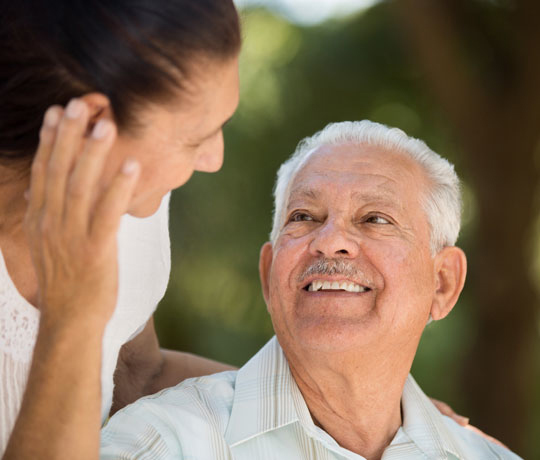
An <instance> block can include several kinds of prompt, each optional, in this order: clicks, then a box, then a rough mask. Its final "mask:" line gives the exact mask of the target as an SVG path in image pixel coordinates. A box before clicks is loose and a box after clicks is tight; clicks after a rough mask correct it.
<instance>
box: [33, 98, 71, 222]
mask: <svg viewBox="0 0 540 460" xmlns="http://www.w3.org/2000/svg"><path fill="white" fill-rule="evenodd" d="M62 114H63V110H62V107H60V106H58V105H54V106H52V107H49V109H48V110H47V111H46V112H45V116H44V117H43V125H42V126H41V131H40V133H39V145H38V149H37V151H36V155H35V156H34V160H33V162H32V169H31V178H30V190H29V193H28V211H29V212H34V211H35V210H38V209H41V206H42V205H43V200H44V194H45V182H46V178H45V176H46V174H47V165H48V163H49V157H50V155H51V151H52V149H53V146H54V142H55V139H56V132H57V128H58V124H59V123H60V119H61V118H62Z"/></svg>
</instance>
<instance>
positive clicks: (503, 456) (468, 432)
mask: <svg viewBox="0 0 540 460" xmlns="http://www.w3.org/2000/svg"><path fill="white" fill-rule="evenodd" d="M441 417H442V419H443V421H444V424H445V426H446V427H447V428H448V430H449V432H450V433H451V434H452V437H453V440H454V442H455V443H456V444H458V446H459V448H460V450H461V452H462V453H463V454H464V455H465V456H466V458H474V459H477V460H494V459H497V460H521V457H519V456H518V455H516V454H514V453H513V452H511V451H510V450H508V449H507V448H505V447H503V446H501V445H499V444H497V443H495V442H492V441H490V440H489V439H487V438H486V437H485V436H483V435H482V434H480V433H478V432H476V431H475V429H474V428H468V427H464V426H461V425H459V424H458V423H456V422H455V421H454V420H452V419H451V418H449V417H447V416H444V415H442V416H441Z"/></svg>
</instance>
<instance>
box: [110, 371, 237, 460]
mask: <svg viewBox="0 0 540 460" xmlns="http://www.w3.org/2000/svg"><path fill="white" fill-rule="evenodd" d="M236 374H237V371H226V372H221V373H219V374H213V375H209V376H204V377H197V378H193V379H188V380H185V381H184V382H182V383H180V384H178V385H177V386H175V387H171V388H167V389H165V390H162V391H160V392H159V393H156V394H154V395H151V396H146V397H144V398H141V399H139V400H138V401H136V402H134V403H133V404H130V405H129V406H127V407H125V408H124V409H122V410H121V411H119V412H118V413H116V414H115V415H114V417H112V418H111V420H110V421H109V423H108V424H107V425H106V426H105V427H104V428H103V430H102V436H101V458H107V459H108V458H111V459H112V458H118V456H122V458H126V459H131V458H146V457H145V456H144V455H142V453H144V454H145V455H146V454H148V455H149V454H150V453H152V452H153V453H154V454H156V452H159V455H157V454H156V455H157V457H156V458H211V457H212V455H213V452H215V451H216V450H222V451H223V450H227V447H226V444H225V441H224V437H223V434H224V432H225V430H226V429H227V425H228V423H229V419H230V415H231V410H232V405H233V401H234V388H235V383H236ZM206 451H208V452H206ZM201 453H202V456H201ZM195 454H196V455H195ZM206 454H207V455H210V456H209V457H205V455H206ZM141 455H142V457H141ZM197 455H198V456H197ZM152 458H154V457H152Z"/></svg>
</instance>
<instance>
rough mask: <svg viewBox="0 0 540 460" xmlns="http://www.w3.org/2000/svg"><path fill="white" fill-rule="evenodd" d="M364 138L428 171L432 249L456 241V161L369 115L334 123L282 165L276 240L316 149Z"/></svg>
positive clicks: (426, 204) (458, 218) (276, 199)
mask: <svg viewBox="0 0 540 460" xmlns="http://www.w3.org/2000/svg"><path fill="white" fill-rule="evenodd" d="M341 144H358V145H370V146H375V147H380V148H381V149H384V150H387V151H392V152H399V153H403V154H404V155H408V156H409V157H410V158H412V159H413V160H414V161H416V162H417V163H418V164H419V165H420V166H421V167H422V168H423V170H424V171H425V174H426V177H427V179H428V181H429V183H430V187H429V190H428V193H427V194H426V196H425V197H424V199H423V203H422V204H423V207H424V211H425V212H426V215H427V219H428V223H429V225H430V227H431V242H430V243H431V252H432V254H436V253H437V252H439V251H440V250H441V249H442V248H443V247H445V246H453V245H454V244H455V243H456V240H457V237H458V235H459V230H460V226H461V192H460V184H459V178H458V176H457V174H456V172H455V171H454V166H453V165H452V164H451V163H450V162H449V161H448V160H446V159H444V158H442V157H441V156H440V155H438V154H437V153H435V152H434V151H433V150H431V149H430V148H429V147H428V146H427V145H426V144H425V143H424V142H423V141H421V140H419V139H415V138H413V137H409V136H407V134H405V133H404V132H403V131H402V130H401V129H398V128H390V127H388V126H386V125H382V124H380V123H375V122H372V121H369V120H362V121H344V122H341V123H331V124H329V125H328V126H326V127H325V128H324V129H323V130H321V131H319V132H318V133H316V134H314V135H313V136H311V137H306V138H305V139H303V140H302V141H300V143H299V144H298V146H297V147H296V151H295V152H294V153H293V155H292V156H291V157H290V158H289V159H288V160H287V161H286V162H285V163H283V164H282V165H281V167H280V168H279V171H278V173H277V179H276V185H275V188H274V218H273V224H272V232H271V234H270V241H271V242H272V244H274V243H275V242H276V240H277V238H278V236H279V233H280V232H281V229H282V227H283V225H284V223H285V212H286V209H287V205H288V201H289V195H290V192H291V186H292V183H293V181H294V179H295V177H296V175H297V174H298V172H299V171H300V170H301V169H302V167H303V166H304V165H305V164H306V163H307V161H308V160H309V158H310V157H311V155H312V154H313V152H315V151H316V150H317V149H318V148H320V147H322V146H327V145H341Z"/></svg>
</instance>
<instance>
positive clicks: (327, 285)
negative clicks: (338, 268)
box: [304, 280, 371, 292]
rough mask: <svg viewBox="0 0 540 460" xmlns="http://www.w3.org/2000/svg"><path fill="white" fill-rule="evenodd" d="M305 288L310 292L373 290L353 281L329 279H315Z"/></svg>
mask: <svg viewBox="0 0 540 460" xmlns="http://www.w3.org/2000/svg"><path fill="white" fill-rule="evenodd" d="M304 290H306V291H309V292H320V291H345V292H367V291H371V289H370V288H368V287H366V286H361V285H360V284H356V283H353V282H351V281H328V280H313V281H312V282H311V283H309V284H308V285H307V286H305V287H304Z"/></svg>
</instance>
